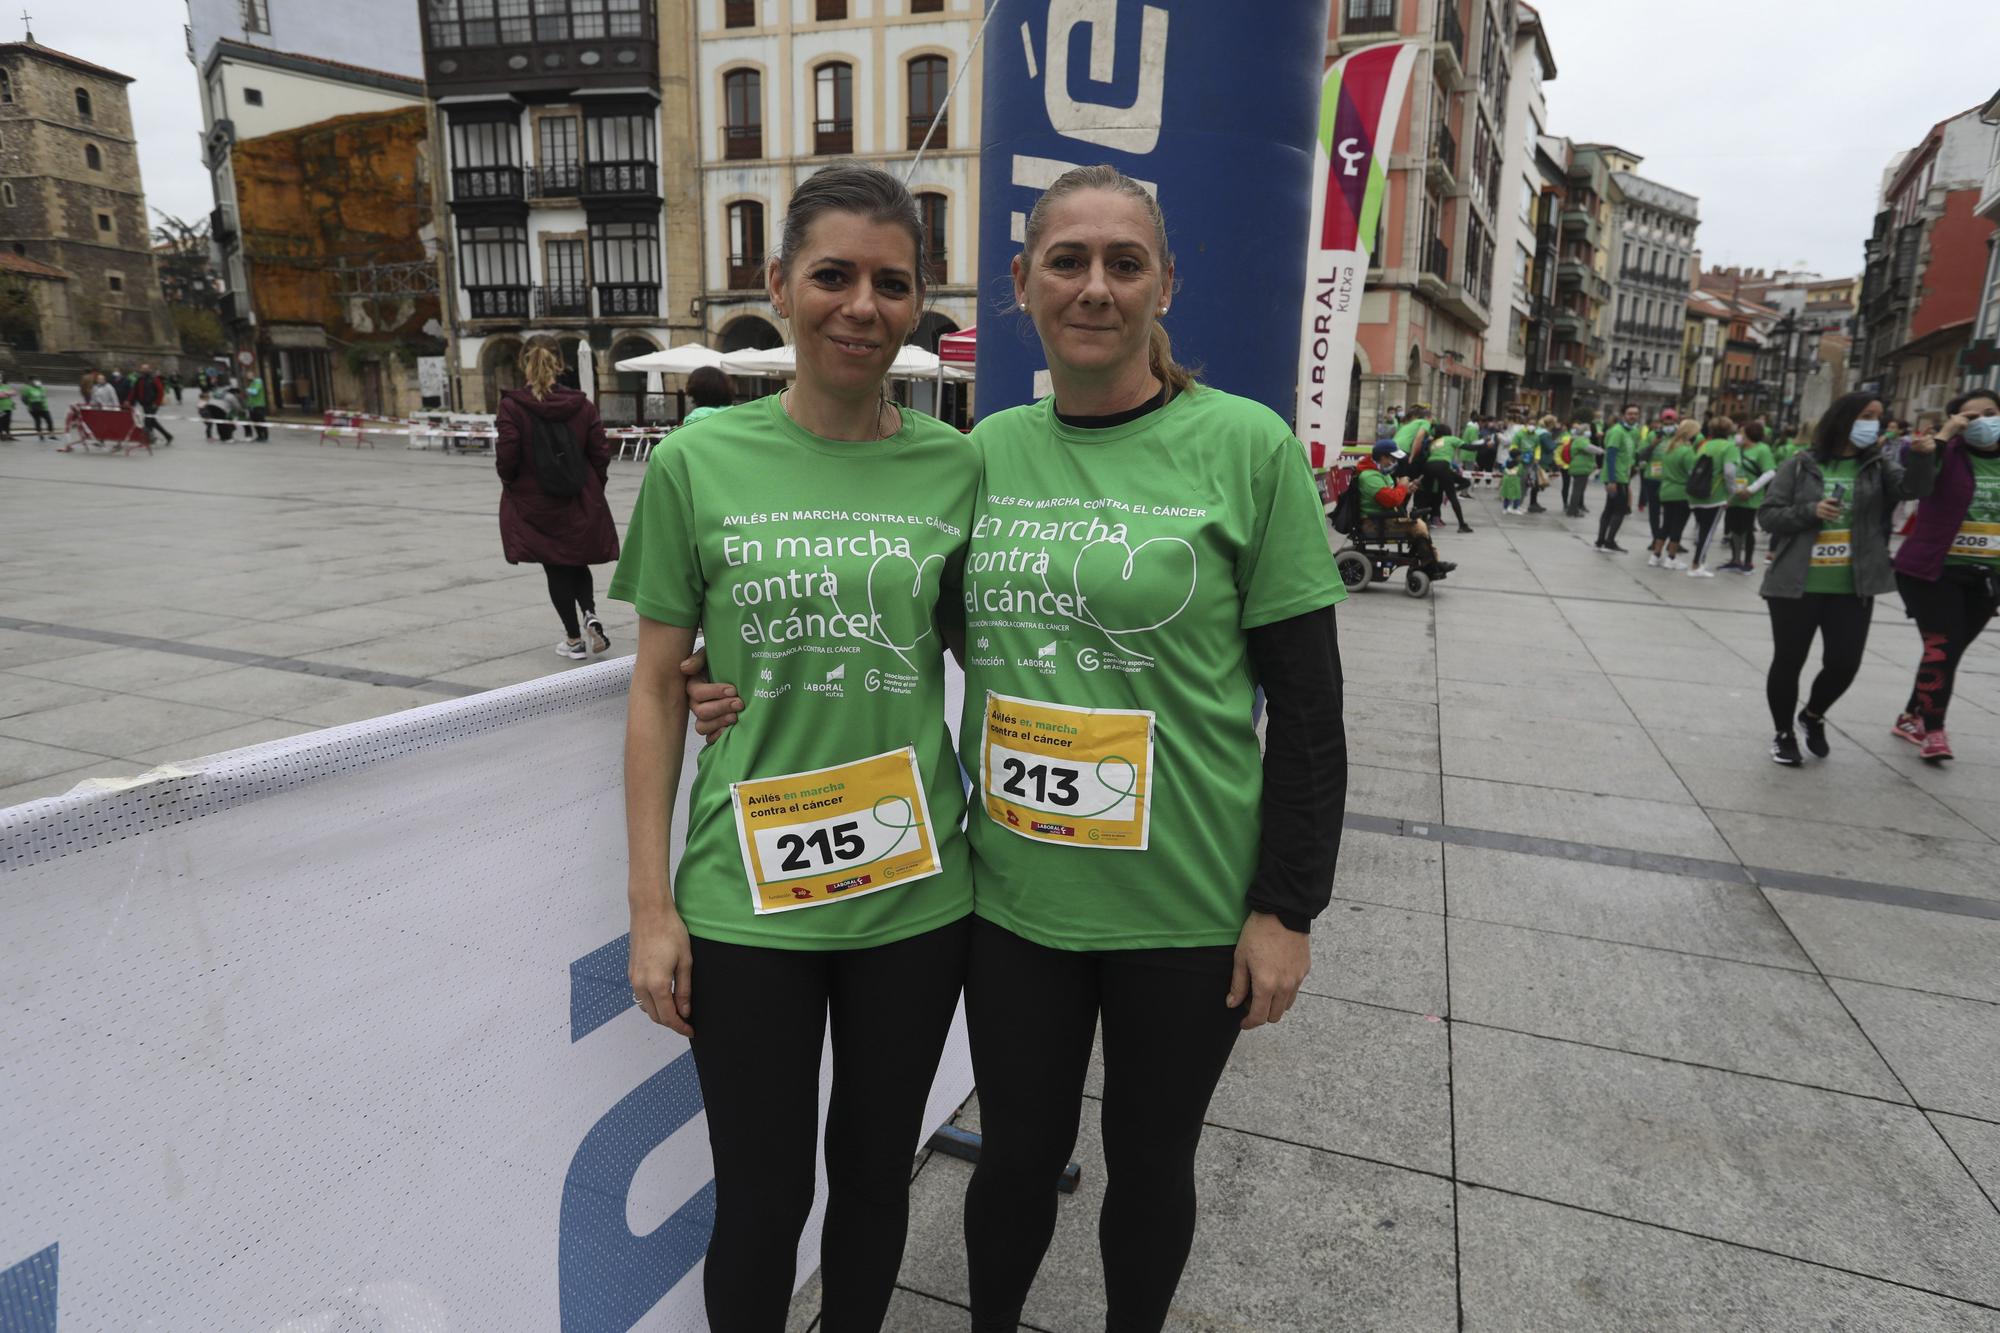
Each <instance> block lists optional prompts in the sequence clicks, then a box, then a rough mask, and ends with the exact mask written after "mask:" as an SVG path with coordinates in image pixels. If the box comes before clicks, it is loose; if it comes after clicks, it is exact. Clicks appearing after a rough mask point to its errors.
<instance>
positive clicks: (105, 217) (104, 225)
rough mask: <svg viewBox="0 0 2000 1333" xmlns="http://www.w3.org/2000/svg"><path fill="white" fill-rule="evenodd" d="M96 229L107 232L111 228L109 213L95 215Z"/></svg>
mask: <svg viewBox="0 0 2000 1333" xmlns="http://www.w3.org/2000/svg"><path fill="white" fill-rule="evenodd" d="M97 230H98V231H99V232H104V233H108V232H109V231H110V230H111V215H110V214H109V213H99V214H98V215H97Z"/></svg>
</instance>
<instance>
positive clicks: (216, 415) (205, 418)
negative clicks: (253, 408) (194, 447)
mask: <svg viewBox="0 0 2000 1333" xmlns="http://www.w3.org/2000/svg"><path fill="white" fill-rule="evenodd" d="M194 414H195V415H196V416H198V417H200V418H201V437H202V438H203V439H205V440H212V439H214V438H215V423H216V422H217V421H218V420H220V419H222V418H224V417H226V416H227V415H228V413H226V412H224V411H223V410H222V408H221V407H220V406H219V405H218V404H217V403H216V401H215V395H213V394H211V393H210V392H209V391H208V390H207V389H202V390H200V391H198V392H197V393H196V394H195V407H194Z"/></svg>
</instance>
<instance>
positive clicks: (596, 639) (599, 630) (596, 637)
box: [583, 611, 611, 653]
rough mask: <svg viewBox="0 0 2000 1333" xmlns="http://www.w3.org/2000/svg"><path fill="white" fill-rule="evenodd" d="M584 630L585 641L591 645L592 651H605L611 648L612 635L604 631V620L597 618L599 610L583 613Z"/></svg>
mask: <svg viewBox="0 0 2000 1333" xmlns="http://www.w3.org/2000/svg"><path fill="white" fill-rule="evenodd" d="M583 632H584V635H585V639H584V641H585V642H586V643H588V644H589V645H590V651H591V652H593V653H603V652H609V651H610V650H611V636H610V635H609V634H606V633H605V632H604V622H603V621H601V620H599V619H598V618H597V612H595V611H586V612H584V613H583Z"/></svg>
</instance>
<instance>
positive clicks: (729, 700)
mask: <svg viewBox="0 0 2000 1333" xmlns="http://www.w3.org/2000/svg"><path fill="white" fill-rule="evenodd" d="M707 671H708V649H706V648H697V649H695V650H694V655H693V656H692V657H689V658H687V659H686V660H685V661H683V662H682V663H681V674H682V675H683V676H685V677H687V697H688V712H690V713H692V714H694V730H695V734H696V735H698V736H704V737H706V738H707V739H708V740H709V741H710V742H711V743H713V742H714V740H715V738H716V737H717V736H719V735H721V734H722V732H723V730H724V729H725V728H728V727H732V726H734V725H736V715H737V714H738V713H740V712H742V711H743V700H742V699H740V698H738V697H737V694H736V687H735V686H734V685H726V684H718V683H716V682H715V681H712V680H710V679H708V676H707V675H706V673H707Z"/></svg>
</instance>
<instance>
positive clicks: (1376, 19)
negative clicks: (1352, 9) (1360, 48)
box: [1340, 0, 1396, 33]
mask: <svg viewBox="0 0 2000 1333" xmlns="http://www.w3.org/2000/svg"><path fill="white" fill-rule="evenodd" d="M1341 3H1342V4H1343V5H1346V4H1347V3H1348V0H1341ZM1369 8H1371V9H1372V8H1374V6H1373V5H1370V6H1369ZM1342 12H1343V13H1345V12H1346V11H1345V10H1343V11H1342ZM1340 30H1341V32H1343V33H1350V32H1394V31H1396V8H1395V6H1394V5H1391V6H1390V7H1389V12H1388V13H1386V14H1363V15H1355V14H1352V13H1347V17H1346V18H1345V19H1344V20H1343V21H1342V22H1341V25H1340Z"/></svg>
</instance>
